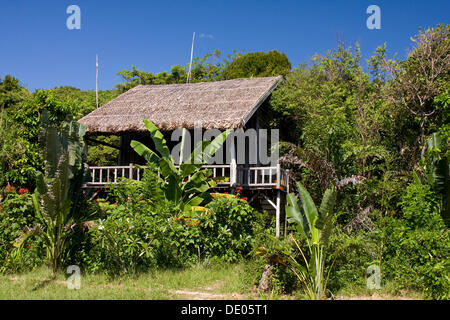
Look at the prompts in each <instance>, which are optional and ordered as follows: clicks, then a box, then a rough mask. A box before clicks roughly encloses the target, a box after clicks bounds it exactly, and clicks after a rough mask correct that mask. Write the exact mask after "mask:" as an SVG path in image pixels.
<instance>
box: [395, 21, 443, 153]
mask: <svg viewBox="0 0 450 320" xmlns="http://www.w3.org/2000/svg"><path fill="white" fill-rule="evenodd" d="M412 41H413V42H414V48H413V50H412V51H411V52H410V54H409V55H408V59H407V60H406V61H402V62H399V64H398V66H397V68H394V69H392V70H391V71H392V73H393V78H394V80H393V82H392V85H391V87H390V93H389V97H390V99H391V100H392V101H393V102H395V103H396V104H400V105H402V106H403V107H404V108H406V109H407V110H408V111H409V112H410V113H411V114H412V115H413V116H414V117H416V118H417V119H418V120H419V127H420V133H419V134H420V145H421V153H420V154H421V158H424V156H425V150H426V141H425V136H426V135H427V133H428V132H427V128H426V122H427V120H428V119H430V118H431V117H436V116H437V114H438V113H440V112H441V111H442V109H440V108H436V105H435V104H434V98H435V97H436V96H438V95H439V94H441V93H442V92H444V91H445V89H447V88H448V83H449V81H450V25H446V26H445V25H439V26H438V27H436V28H433V29H427V30H426V31H422V30H419V33H418V34H417V35H416V36H415V37H414V38H413V39H412Z"/></svg>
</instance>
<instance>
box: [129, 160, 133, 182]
mask: <svg viewBox="0 0 450 320" xmlns="http://www.w3.org/2000/svg"><path fill="white" fill-rule="evenodd" d="M129 177H130V179H133V164H132V163H130V175H129Z"/></svg>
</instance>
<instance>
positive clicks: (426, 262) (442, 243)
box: [380, 217, 450, 299]
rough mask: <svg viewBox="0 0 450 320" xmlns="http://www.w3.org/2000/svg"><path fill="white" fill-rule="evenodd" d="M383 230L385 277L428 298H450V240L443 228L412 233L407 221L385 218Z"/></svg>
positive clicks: (383, 266)
mask: <svg viewBox="0 0 450 320" xmlns="http://www.w3.org/2000/svg"><path fill="white" fill-rule="evenodd" d="M380 223H382V225H381V226H380V229H382V230H383V235H384V240H383V243H384V245H383V257H382V258H383V263H382V270H381V271H382V273H383V277H386V278H387V279H391V280H393V282H394V284H395V286H396V288H397V289H415V290H419V291H421V292H422V293H423V294H424V295H425V297H429V298H433V299H448V298H450V296H449V292H450V279H449V270H450V260H449V259H448V253H449V252H450V238H449V234H448V230H445V229H443V228H441V229H437V228H433V229H426V228H417V229H414V230H411V229H410V227H409V224H410V223H409V222H408V221H403V220H401V219H395V218H393V217H385V218H384V219H381V220H380Z"/></svg>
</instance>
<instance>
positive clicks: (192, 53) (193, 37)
mask: <svg viewBox="0 0 450 320" xmlns="http://www.w3.org/2000/svg"><path fill="white" fill-rule="evenodd" d="M194 40H195V32H194V35H193V36H192V47H191V61H190V62H189V72H188V76H187V80H186V83H189V82H191V69H192V58H193V56H194Z"/></svg>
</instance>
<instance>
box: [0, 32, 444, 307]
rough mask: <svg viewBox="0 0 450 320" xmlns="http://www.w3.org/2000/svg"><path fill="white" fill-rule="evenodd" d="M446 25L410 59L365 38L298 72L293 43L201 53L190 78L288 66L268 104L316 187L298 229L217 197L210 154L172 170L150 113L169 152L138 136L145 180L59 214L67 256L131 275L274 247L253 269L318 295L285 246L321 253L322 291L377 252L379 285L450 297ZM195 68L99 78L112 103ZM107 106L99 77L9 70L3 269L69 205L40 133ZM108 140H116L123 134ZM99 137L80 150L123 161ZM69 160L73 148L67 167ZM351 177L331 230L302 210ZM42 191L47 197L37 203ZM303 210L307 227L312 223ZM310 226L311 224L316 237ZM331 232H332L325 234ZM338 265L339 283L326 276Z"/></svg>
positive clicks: (2, 119)
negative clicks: (372, 47) (57, 78)
mask: <svg viewBox="0 0 450 320" xmlns="http://www.w3.org/2000/svg"><path fill="white" fill-rule="evenodd" d="M449 30H450V26H448V25H439V26H437V27H436V28H434V29H427V30H419V32H418V34H417V35H416V36H415V37H413V38H412V40H413V47H412V48H411V50H410V53H409V54H408V57H407V58H406V59H405V60H398V59H395V58H390V57H388V56H387V48H386V45H382V46H380V47H379V48H377V50H376V51H375V52H374V54H373V56H372V57H371V58H369V59H368V60H367V61H366V63H364V61H361V53H360V48H359V46H358V45H357V44H356V45H355V46H354V47H348V46H345V45H344V44H342V43H340V44H338V46H337V47H336V48H335V49H332V50H329V51H328V52H327V53H326V54H323V55H320V54H316V55H315V56H314V57H312V59H311V61H309V62H307V63H304V64H301V65H300V66H298V67H296V68H294V69H292V70H291V64H290V62H289V60H288V58H287V57H286V55H285V54H283V53H279V52H278V51H276V50H274V51H270V52H268V53H263V52H253V53H252V52H251V53H247V54H242V53H238V52H233V54H232V55H228V56H227V57H226V58H224V59H222V58H221V53H220V52H219V51H216V52H214V53H213V54H209V55H206V56H205V57H202V58H195V59H194V63H193V66H192V73H191V82H201V81H218V80H226V79H233V78H241V77H244V78H245V77H262V76H273V75H280V74H281V75H283V76H284V81H283V82H282V83H281V84H280V85H279V86H278V88H277V90H275V91H274V92H273V93H272V95H271V97H270V100H269V103H268V104H267V106H266V107H267V110H266V111H267V117H269V118H270V123H269V124H270V125H271V126H272V127H277V128H280V133H281V138H282V142H281V148H280V150H281V155H282V157H281V161H282V163H283V165H284V166H286V167H287V168H289V169H290V175H291V181H294V182H300V183H298V184H295V183H293V184H292V186H291V187H292V188H291V190H293V191H294V192H296V193H299V194H300V195H303V196H301V199H300V202H298V203H297V202H296V201H294V199H293V198H289V200H290V202H289V206H288V209H287V211H290V230H291V231H293V230H297V231H298V232H291V234H290V236H289V237H287V238H282V239H275V238H274V237H271V236H270V233H271V232H272V231H273V230H272V228H271V227H269V228H268V225H267V224H266V220H267V219H266V218H267V217H266V215H264V214H260V213H259V212H256V211H255V210H254V209H253V208H252V207H251V206H250V205H249V204H248V203H247V202H246V201H245V199H244V198H240V197H239V196H237V197H236V196H229V197H225V196H223V197H218V198H214V197H211V195H210V192H211V191H210V187H211V186H212V185H213V183H210V182H211V181H210V179H209V177H208V173H207V171H204V170H201V166H198V167H196V166H191V167H189V166H184V167H183V166H182V167H181V168H180V169H177V168H175V167H174V162H173V159H171V158H170V155H169V153H168V150H166V148H165V147H164V143H163V141H162V138H161V134H160V133H158V131H157V130H155V128H154V126H151V125H150V124H148V128H149V131H150V134H151V136H152V138H153V139H154V141H155V142H156V143H155V144H156V145H157V147H158V148H157V149H159V150H155V151H156V153H155V152H153V151H151V150H150V149H148V148H147V149H146V148H145V146H143V145H140V144H138V143H136V142H133V147H134V148H135V150H136V151H137V152H138V153H139V154H141V155H145V156H146V158H147V160H148V161H149V166H148V168H147V169H146V170H145V173H144V178H143V180H142V181H141V182H139V183H138V182H133V181H127V180H124V181H123V182H122V183H120V184H118V185H116V186H114V187H111V189H110V190H109V191H108V192H106V193H103V194H102V195H101V196H102V197H103V199H98V201H95V200H91V201H87V202H86V203H85V205H84V206H83V209H84V210H87V211H89V212H92V213H95V214H98V215H99V216H100V218H99V219H94V217H92V220H91V221H85V223H81V221H76V222H74V223H75V225H77V227H74V228H71V226H74V224H71V225H67V224H60V226H62V227H63V228H65V229H64V230H63V231H64V232H63V233H67V234H69V233H70V237H67V246H66V247H65V249H64V250H63V251H64V254H63V255H61V259H60V261H59V262H60V264H61V265H64V264H78V265H80V266H82V267H83V268H84V270H88V271H91V272H109V273H112V274H118V273H134V272H140V271H146V270H148V269H150V268H161V267H185V266H187V265H190V264H194V263H197V262H199V261H202V260H204V259H218V260H220V261H227V262H233V261H236V260H238V259H244V258H246V259H248V258H249V257H254V256H255V254H254V253H259V254H261V253H262V252H263V253H264V254H263V256H264V258H263V259H260V258H254V259H250V260H249V270H250V272H251V273H252V280H254V281H255V282H256V283H257V282H258V281H259V280H260V278H261V272H263V270H264V268H265V266H266V263H267V260H268V259H269V261H270V263H271V266H272V267H273V274H272V278H271V282H272V285H273V288H275V289H276V290H278V291H280V292H281V291H283V292H289V291H291V290H300V292H301V293H302V294H305V293H307V292H308V286H305V281H298V280H299V277H296V274H295V272H297V276H298V275H299V274H300V273H298V270H303V269H302V266H301V265H298V266H296V267H297V269H295V268H289V267H287V264H286V263H285V262H286V261H285V260H283V259H286V258H289V257H294V260H295V261H296V262H299V261H303V262H305V263H307V264H309V263H310V261H312V262H311V263H313V262H314V261H313V260H314V259H313V260H310V259H312V257H314V256H316V257H317V259H316V260H318V259H321V261H320V264H319V265H317V266H318V268H316V269H315V270H313V269H314V268H310V269H309V270H304V271H305V272H304V273H303V275H304V276H305V277H306V276H311V275H312V276H313V277H314V276H315V275H318V274H320V279H319V280H320V281H316V282H314V281H313V285H314V286H316V289H320V290H318V291H317V290H316V293H317V294H316V295H314V294H310V297H324V296H325V295H326V296H331V295H332V294H334V293H335V292H337V291H339V290H343V289H345V288H346V287H354V286H360V287H365V285H366V280H367V268H368V267H369V266H377V267H379V268H380V270H381V276H382V278H381V285H382V287H383V286H387V287H389V288H392V290H393V291H394V292H395V293H398V292H400V291H402V290H415V291H418V292H420V293H421V294H422V295H423V296H424V297H427V298H433V299H448V298H449V296H448V292H450V280H449V270H450V265H449V261H450V260H449V247H450V237H449V232H448V225H449V222H450V221H449V219H450V214H449V212H450V187H449V186H450V173H449V172H450V166H449V163H450V82H449V81H450V31H449ZM188 69H189V67H188V65H175V66H173V67H172V68H171V70H170V72H162V73H158V74H154V73H152V72H146V71H141V70H139V69H137V68H136V67H132V69H131V70H122V71H120V72H119V73H118V74H119V75H120V76H122V78H123V80H124V82H123V83H121V84H118V85H117V86H116V89H115V90H111V91H101V92H100V93H99V100H100V105H103V104H104V103H106V102H108V101H110V100H111V99H113V98H115V97H116V96H117V95H119V94H120V93H123V92H125V91H126V90H129V89H131V88H133V87H135V86H137V85H140V84H147V85H153V84H171V83H185V82H186V81H187V77H188ZM95 108H96V102H95V92H93V91H82V90H79V89H76V88H72V87H59V88H54V89H48V90H37V91H35V92H29V91H28V90H27V89H25V88H23V87H22V86H21V84H20V82H19V80H18V79H15V78H14V77H12V76H9V75H6V76H3V77H2V78H0V219H1V220H0V270H1V271H2V272H16V271H21V270H25V269H29V268H34V267H36V266H38V265H40V264H42V263H44V262H45V261H46V259H45V257H46V252H45V248H47V249H48V248H49V247H51V245H50V246H49V244H48V241H47V240H48V239H47V240H46V238H45V236H42V235H41V236H40V237H39V236H37V237H35V238H25V237H23V238H22V240H23V241H22V242H21V246H20V248H16V249H14V243H15V241H16V240H17V239H18V238H19V240H20V236H21V235H23V234H24V231H25V232H31V231H36V230H37V229H33V226H37V225H38V224H39V223H40V224H41V227H42V226H44V227H43V228H42V230H43V231H45V230H47V231H48V230H49V228H45V223H44V222H45V221H47V222H48V221H50V222H51V221H54V219H53V220H52V219H48V220H44V221H43V220H42V212H41V211H40V209H42V211H45V212H50V209H55V208H56V209H58V210H59V209H61V210H59V211H58V210H57V211H58V212H60V211H61V212H62V211H64V210H65V209H64V208H62V207H58V206H51V205H50V204H51V199H52V198H56V197H55V194H56V193H57V192H56V191H57V190H56V189H58V188H57V187H54V188H53V189H55V190H48V189H45V185H44V184H43V183H42V181H43V180H42V179H43V177H46V180H45V181H46V183H47V186H49V187H50V188H52V185H58V183H60V182H61V181H62V179H60V178H61V177H59V176H55V175H49V172H48V170H49V169H48V156H49V154H48V151H49V149H48V148H47V147H46V144H45V142H44V141H43V140H42V139H40V136H41V131H42V129H43V126H42V123H43V122H42V121H43V120H44V114H45V112H44V110H46V114H47V116H48V119H49V121H50V122H51V123H52V127H53V128H54V130H56V131H55V132H62V131H64V128H67V123H66V119H67V118H68V116H72V117H73V118H74V120H77V119H79V118H80V117H82V116H84V115H86V114H87V113H89V112H91V111H92V110H94V109H95ZM97 139H98V140H100V141H103V142H105V143H107V144H110V145H117V144H118V138H117V137H97ZM89 143H90V144H91V145H90V147H89V154H88V155H87V158H84V159H83V161H82V162H84V161H85V160H87V162H88V163H89V164H96V165H112V164H115V162H116V159H117V156H118V153H117V150H116V149H114V148H110V147H107V146H106V145H96V144H95V143H94V142H92V141H91V142H89ZM204 147H206V145H205V146H204ZM202 150H204V149H202ZM46 152H47V155H46ZM152 152H153V153H152ZM45 155H46V156H45ZM46 160H47V162H46ZM63 164H64V161H62V160H61V161H60V162H59V165H63ZM43 174H44V176H43ZM158 174H159V175H158ZM191 174H193V176H194V177H192V176H191ZM161 176H162V177H163V178H161ZM186 178H189V179H192V178H195V179H194V180H195V181H194V180H192V181H191V182H192V183H191V182H189V181H190V180H189V179H186ZM52 179H53V180H52ZM339 181H345V184H353V185H354V186H353V187H349V186H347V187H346V186H344V183H343V184H341V185H340V193H339V195H337V196H336V199H334V200H335V201H333V202H335V205H334V211H333V212H334V214H330V215H327V218H326V219H325V220H326V221H321V222H324V226H325V225H326V226H327V229H326V230H323V231H318V230H322V229H321V228H317V226H316V225H315V223H313V224H310V225H309V227H306V226H307V223H306V220H307V216H305V214H308V212H310V211H311V210H312V211H314V207H315V206H313V204H314V203H320V201H321V199H322V197H323V195H324V194H325V195H327V194H328V196H329V195H330V191H327V190H332V189H333V187H334V185H332V184H330V183H333V182H334V183H338V184H339ZM36 182H37V184H38V186H39V185H40V187H39V188H37V189H36ZM166 182H167V183H166ZM189 186H191V187H192V188H190V187H189ZM296 186H299V187H298V188H296ZM300 186H302V187H300ZM303 186H304V187H303ZM59 189H61V188H59ZM66 189H67V188H65V189H64V191H67V190H66ZM69 189H70V188H69ZM61 190H63V189H61ZM306 190H308V192H306ZM33 193H34V194H35V195H34V197H35V207H36V209H37V210H34V209H33V203H32V199H33V197H32V196H31V194H33ZM306 194H308V196H306ZM64 195H66V196H64V197H62V198H61V199H62V200H64V201H67V203H69V202H70V206H69V204H67V207H70V208H72V206H71V204H72V203H75V202H76V201H75V199H74V198H73V195H72V193H70V195H69V193H67V192H65V193H64ZM45 197H46V198H47V200H48V201H47V202H48V203H47V204H45V199H44V198H45ZM194 200H195V201H194ZM200 200H201V201H200ZM64 201H62V202H64ZM46 205H47V207H48V208H46V207H45V206H46ZM199 205H202V207H199ZM293 207H296V208H295V210H294V209H292V208H293ZM39 208H40V209H39ZM289 208H291V209H289ZM63 209H64V210H63ZM66 209H67V208H66ZM67 210H69V209H67ZM318 210H319V212H320V211H321V210H322V209H320V208H319V209H318ZM318 210H317V208H316V210H315V211H314V212H317V211H318ZM293 212H295V214H293ZM330 212H331V211H330ZM40 214H41V215H40ZM317 215H318V216H319V215H320V214H317ZM50 216H51V215H50ZM305 219H306V220H305ZM294 220H295V221H294ZM67 221H69V220H67ZM67 221H66V222H67ZM302 222H303V223H304V224H303V226H305V229H303V228H299V226H301V223H302ZM27 226H28V228H27ZM331 226H332V227H331ZM319 227H322V226H321V225H320V223H319ZM328 227H329V228H328ZM302 230H303V231H304V234H302V232H301V231H302ZM59 231H60V230H59ZM59 231H58V232H59ZM325 231H326V232H325ZM311 232H312V233H314V237H309V238H308V237H306V238H305V236H307V235H310V233H311ZM321 232H324V234H325V235H326V238H327V239H326V240H327V241H323V242H321V241H320V237H319V233H321ZM272 233H273V232H272ZM47 236H49V234H47ZM58 237H59V236H58ZM47 238H48V237H47ZM59 239H60V238H59ZM308 239H309V240H310V242H308ZM311 241H312V242H311ZM308 243H310V244H311V243H313V246H315V245H318V244H319V243H320V246H317V248H316V249H317V250H315V249H314V250H312V249H311V250H310V254H306V255H304V258H305V259H303V260H301V259H302V253H305V252H309V251H308V250H309V249H308ZM313 246H310V247H311V248H312V247H313ZM316 253H317V254H316ZM277 259H278V260H277ZM280 259H281V260H280ZM328 276H329V281H328V286H327V288H328V290H326V289H325V286H321V287H320V283H321V281H322V280H323V279H324V278H325V277H328ZM300 278H301V275H300ZM300 280H301V279H300ZM317 284H319V286H317ZM330 292H331V294H330ZM310 293H311V290H310ZM302 297H304V295H303V296H302Z"/></svg>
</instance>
